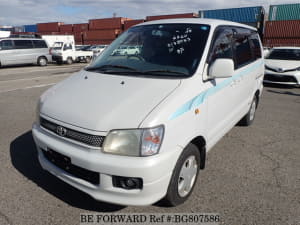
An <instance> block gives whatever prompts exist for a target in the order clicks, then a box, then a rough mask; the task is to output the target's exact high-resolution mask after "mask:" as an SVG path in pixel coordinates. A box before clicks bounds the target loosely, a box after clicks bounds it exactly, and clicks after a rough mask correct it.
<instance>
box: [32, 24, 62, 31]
mask: <svg viewBox="0 0 300 225" xmlns="http://www.w3.org/2000/svg"><path fill="white" fill-rule="evenodd" d="M63 24H64V23H62V22H53V23H38V24H37V31H38V32H59V27H60V26H61V25H63Z"/></svg>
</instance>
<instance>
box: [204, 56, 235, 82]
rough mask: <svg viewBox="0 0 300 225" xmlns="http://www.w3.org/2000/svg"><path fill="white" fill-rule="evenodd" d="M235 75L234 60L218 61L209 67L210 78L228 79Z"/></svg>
mask: <svg viewBox="0 0 300 225" xmlns="http://www.w3.org/2000/svg"><path fill="white" fill-rule="evenodd" d="M233 74H234V63H233V60H232V59H216V60H215V61H214V62H213V63H212V64H211V66H210V67H209V71H208V77H209V78H226V77H232V76H233Z"/></svg>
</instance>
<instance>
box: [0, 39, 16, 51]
mask: <svg viewBox="0 0 300 225" xmlns="http://www.w3.org/2000/svg"><path fill="white" fill-rule="evenodd" d="M0 47H1V50H9V49H13V48H14V45H13V42H12V41H11V40H3V41H1V42H0Z"/></svg>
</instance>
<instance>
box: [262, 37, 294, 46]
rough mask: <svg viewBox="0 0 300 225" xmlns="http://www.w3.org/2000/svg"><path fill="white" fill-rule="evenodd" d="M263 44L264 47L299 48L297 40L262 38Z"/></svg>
mask: <svg viewBox="0 0 300 225" xmlns="http://www.w3.org/2000/svg"><path fill="white" fill-rule="evenodd" d="M263 44H264V46H265V47H271V48H272V47H280V46H282V47H287V46H296V47H300V37H299V38H264V41H263Z"/></svg>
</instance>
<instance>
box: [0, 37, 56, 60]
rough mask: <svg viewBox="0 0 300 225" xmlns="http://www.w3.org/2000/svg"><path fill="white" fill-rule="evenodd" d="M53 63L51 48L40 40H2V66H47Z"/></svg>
mask: <svg viewBox="0 0 300 225" xmlns="http://www.w3.org/2000/svg"><path fill="white" fill-rule="evenodd" d="M49 61H51V56H50V54H49V47H48V45H47V43H46V41H45V40H42V39H40V38H2V39H0V66H8V65H21V64H37V65H39V66H47V64H48V62H49Z"/></svg>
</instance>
